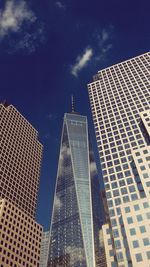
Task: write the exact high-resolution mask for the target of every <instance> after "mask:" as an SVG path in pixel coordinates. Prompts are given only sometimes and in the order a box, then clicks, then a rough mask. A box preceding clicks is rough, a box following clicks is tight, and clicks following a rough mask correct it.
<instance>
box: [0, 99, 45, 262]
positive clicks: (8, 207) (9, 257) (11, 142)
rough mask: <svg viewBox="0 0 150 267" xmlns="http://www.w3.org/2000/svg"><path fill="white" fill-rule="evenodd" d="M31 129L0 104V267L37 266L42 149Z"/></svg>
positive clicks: (5, 105) (9, 107) (19, 115)
mask: <svg viewBox="0 0 150 267" xmlns="http://www.w3.org/2000/svg"><path fill="white" fill-rule="evenodd" d="M37 138H38V133H37V131H36V130H35V129H34V128H33V127H32V125H31V124H30V123H29V122H28V121H27V120H26V119H25V118H24V117H23V116H22V115H21V114H20V113H19V112H18V111H17V110H16V108H15V107H14V106H12V105H8V104H7V103H3V104H0V266H1V267H10V266H12V267H15V266H17V267H22V266H26V267H29V266H34V267H38V266H39V257H40V243H41V236H42V227H41V226H40V225H39V224H38V223H36V222H35V212H36V204H37V193H38V186H39V172H40V164H41V154H42V145H41V144H40V143H39V141H38V139H37Z"/></svg>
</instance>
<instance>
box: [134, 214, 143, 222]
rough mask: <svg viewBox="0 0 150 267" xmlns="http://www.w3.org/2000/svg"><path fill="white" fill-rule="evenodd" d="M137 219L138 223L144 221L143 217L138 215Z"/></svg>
mask: <svg viewBox="0 0 150 267" xmlns="http://www.w3.org/2000/svg"><path fill="white" fill-rule="evenodd" d="M136 218H137V221H138V222H141V221H143V218H142V215H140V214H139V215H137V216H136Z"/></svg>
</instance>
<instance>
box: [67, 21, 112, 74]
mask: <svg viewBox="0 0 150 267" xmlns="http://www.w3.org/2000/svg"><path fill="white" fill-rule="evenodd" d="M113 30H114V27H113V26H112V25H111V26H109V27H107V28H103V29H101V30H97V31H96V32H95V33H94V34H93V36H92V38H91V39H92V43H90V42H89V46H88V47H87V48H86V49H85V50H84V53H83V54H82V55H80V56H77V59H76V62H75V64H74V65H72V66H71V68H70V72H71V74H72V75H74V76H75V77H78V75H79V72H80V71H81V70H82V69H83V68H85V67H86V66H87V65H88V64H89V63H90V64H91V63H92V65H93V64H97V62H98V61H99V62H104V61H105V60H106V59H107V58H108V52H109V51H110V50H111V49H112V47H113V44H112V36H113Z"/></svg>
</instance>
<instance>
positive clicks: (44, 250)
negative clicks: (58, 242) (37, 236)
mask: <svg viewBox="0 0 150 267" xmlns="http://www.w3.org/2000/svg"><path fill="white" fill-rule="evenodd" d="M49 245H50V233H49V231H46V232H43V234H42V242H41V253H40V265H39V267H47V262H48V253H49Z"/></svg>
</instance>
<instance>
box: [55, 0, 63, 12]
mask: <svg viewBox="0 0 150 267" xmlns="http://www.w3.org/2000/svg"><path fill="white" fill-rule="evenodd" d="M55 4H56V6H57V7H58V8H60V9H63V10H65V9H66V7H65V5H64V4H63V3H62V2H60V1H56V3H55Z"/></svg>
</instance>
